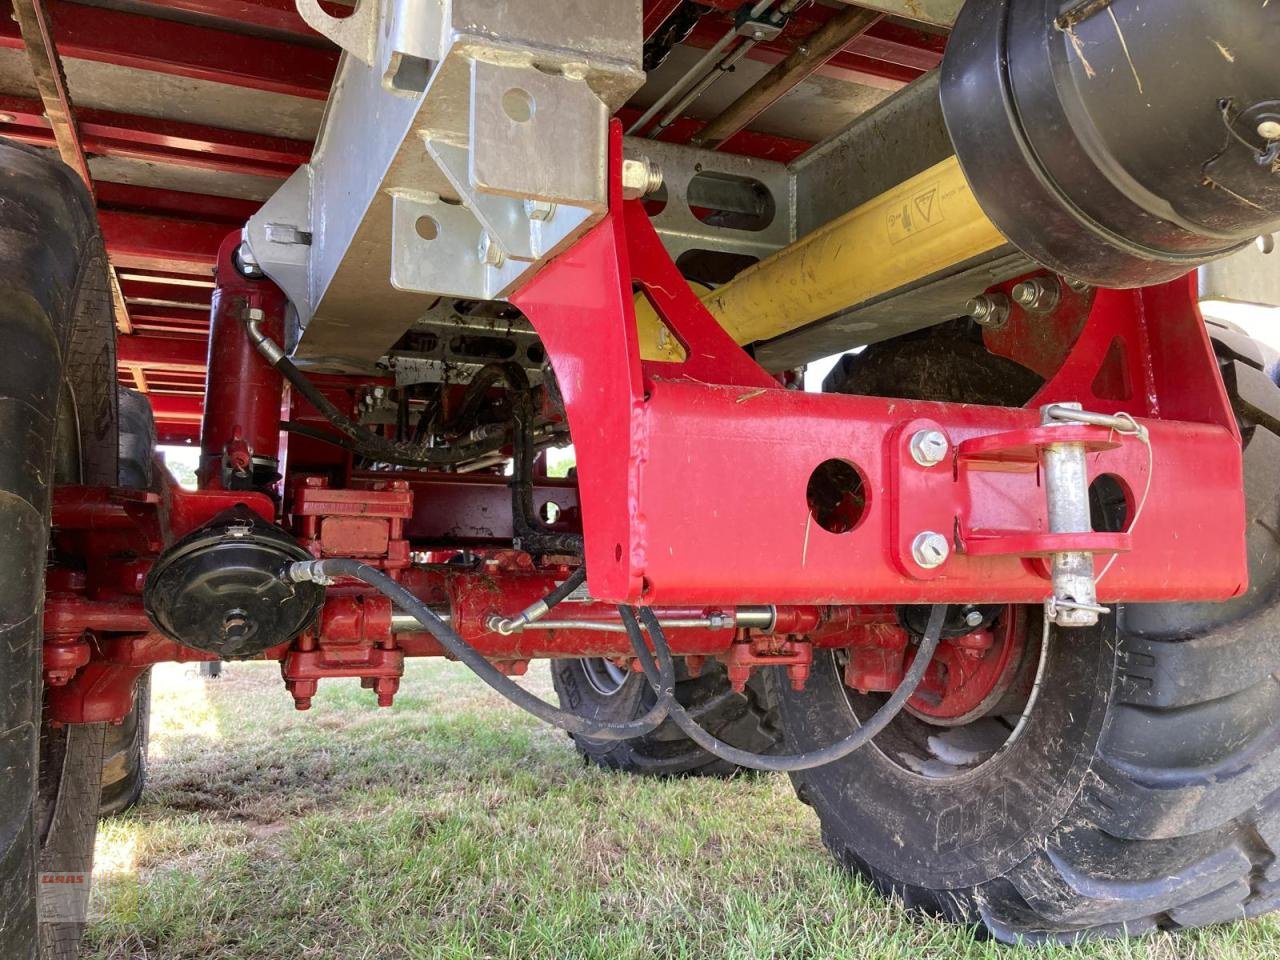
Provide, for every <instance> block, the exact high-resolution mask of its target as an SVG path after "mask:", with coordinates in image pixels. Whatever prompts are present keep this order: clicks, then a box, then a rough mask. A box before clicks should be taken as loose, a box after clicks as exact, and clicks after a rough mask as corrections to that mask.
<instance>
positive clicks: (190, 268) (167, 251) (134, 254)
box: [98, 210, 227, 277]
mask: <svg viewBox="0 0 1280 960" xmlns="http://www.w3.org/2000/svg"><path fill="white" fill-rule="evenodd" d="M98 223H99V225H100V226H101V227H102V239H103V241H104V242H105V243H106V245H107V256H108V257H109V258H110V260H111V262H112V264H114V265H115V266H116V267H125V268H136V269H139V270H156V271H161V272H165V273H179V274H189V275H191V276H197V277H208V276H209V275H210V273H211V272H212V270H213V267H214V265H215V264H216V263H217V262H218V246H219V244H221V243H222V239H223V237H225V236H226V234H227V228H226V226H225V225H223V224H218V223H210V222H208V221H203V220H180V219H178V218H176V217H152V216H144V215H142V214H136V213H124V212H122V211H119V210H100V211H98Z"/></svg>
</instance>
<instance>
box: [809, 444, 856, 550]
mask: <svg viewBox="0 0 1280 960" xmlns="http://www.w3.org/2000/svg"><path fill="white" fill-rule="evenodd" d="M804 493H805V499H806V500H807V501H808V503H809V516H811V517H812V518H813V520H814V522H815V523H816V524H817V525H818V526H820V527H821V528H822V529H823V530H826V531H828V532H829V533H849V532H850V531H851V530H853V529H855V528H856V527H857V526H858V524H860V523H861V522H862V520H863V518H864V517H865V516H866V513H867V484H866V481H865V480H864V479H863V477H862V471H860V470H859V469H858V468H857V467H855V466H854V465H853V464H852V463H850V462H849V461H848V460H836V459H832V460H823V461H822V462H821V463H820V464H818V465H817V466H816V467H814V469H813V473H811V474H809V483H808V485H807V486H806V487H805V491H804Z"/></svg>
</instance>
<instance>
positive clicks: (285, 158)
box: [0, 96, 311, 180]
mask: <svg viewBox="0 0 1280 960" xmlns="http://www.w3.org/2000/svg"><path fill="white" fill-rule="evenodd" d="M0 113H3V114H8V115H9V116H12V117H13V118H14V119H13V120H12V121H7V122H6V123H5V124H4V126H3V128H0V129H3V132H4V135H5V136H6V137H9V138H11V139H14V140H20V141H22V142H24V143H32V144H35V145H37V146H51V145H52V144H53V143H54V137H53V130H52V127H51V126H50V123H49V120H48V119H47V118H46V117H45V116H44V106H43V104H41V103H40V101H38V100H28V99H26V98H23V97H10V96H0ZM76 123H77V126H78V128H79V131H80V141H81V143H82V144H83V146H84V151H85V152H86V153H88V154H92V155H97V156H104V157H128V158H130V159H135V160H145V161H146V162H148V163H164V164H180V165H182V166H188V167H197V168H200V169H205V170H219V171H225V172H228V173H239V174H246V175H250V176H259V177H272V178H274V179H279V180H283V179H284V178H285V177H288V176H289V174H291V173H293V171H294V170H296V169H297V167H298V165H299V164H302V163H306V162H307V160H308V159H309V158H310V156H311V144H309V143H305V142H303V141H299V140H287V139H284V138H282V137H269V136H263V135H261V134H256V133H243V132H240V131H236V130H220V129H218V128H215V127H207V126H202V125H200V124H194V123H180V122H178V121H174V120H157V119H154V118H152V117H142V116H132V115H129V114H121V113H114V112H111V111H107V110H92V109H84V108H77V109H76Z"/></svg>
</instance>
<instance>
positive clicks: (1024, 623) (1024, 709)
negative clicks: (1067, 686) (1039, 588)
mask: <svg viewBox="0 0 1280 960" xmlns="http://www.w3.org/2000/svg"><path fill="white" fill-rule="evenodd" d="M1029 613H1030V611H1029V610H1028V609H1025V608H1024V609H1022V610H1016V608H1012V607H1011V608H1009V612H1008V613H1007V614H1005V615H1004V616H1008V617H1009V619H1010V621H1011V623H1009V624H1008V625H1006V624H1003V623H1001V624H997V625H995V629H996V631H997V632H1001V633H1004V643H1003V646H1004V647H1007V648H1011V649H1015V648H1016V649H1018V650H1019V651H1020V652H1022V654H1023V656H1022V658H1021V659H1022V669H1021V670H1017V669H1016V665H1014V664H1011V663H1010V662H1009V659H1008V657H1007V656H1006V655H1002V653H1001V650H1000V648H1001V646H1002V644H999V643H998V644H997V645H996V649H995V650H993V653H994V654H996V655H997V657H998V658H999V659H1000V660H1001V661H1003V662H1002V663H1001V668H1000V673H1001V674H1002V675H1003V676H1002V677H1001V678H1000V679H999V680H998V681H997V682H996V683H994V684H993V685H992V686H993V687H999V688H1000V693H996V691H995V689H992V690H991V691H990V693H989V694H988V695H986V696H983V697H981V707H980V708H975V709H972V710H970V711H966V712H965V713H964V714H962V715H960V716H958V717H954V716H953V717H943V716H935V717H931V716H929V715H927V714H926V713H925V712H924V711H923V710H921V709H920V708H921V707H930V708H933V709H935V710H936V708H937V706H939V705H934V704H925V703H923V702H921V701H919V700H916V698H913V702H912V703H910V704H909V706H908V707H907V709H904V710H903V711H902V712H901V713H900V714H898V716H897V717H895V718H894V719H893V721H892V722H891V723H890V724H889V725H888V726H887V727H886V728H885V729H884V731H883V732H881V734H880V735H879V736H878V737H876V738H875V740H873V741H872V742H871V743H870V744H868V745H867V749H871V750H875V751H876V752H877V753H879V754H880V755H881V756H883V757H884V758H885V759H886V760H888V761H889V762H890V763H892V764H893V765H894V766H896V767H899V768H900V769H902V770H903V771H904V772H906V773H908V774H913V775H915V776H919V777H922V778H924V779H928V780H942V779H949V778H955V777H962V776H968V775H970V774H972V773H973V772H974V771H975V770H977V769H978V768H979V767H982V766H984V765H986V764H988V763H990V762H991V761H993V760H994V759H995V758H996V757H997V756H999V755H1001V754H1003V753H1004V752H1005V751H1006V750H1008V749H1009V747H1010V746H1011V745H1012V744H1013V743H1014V741H1016V740H1017V739H1018V737H1019V736H1020V734H1021V733H1022V731H1023V729H1024V728H1025V726H1026V721H1027V718H1028V717H1029V716H1030V715H1031V712H1032V710H1034V709H1035V704H1036V700H1037V697H1038V694H1039V690H1040V683H1039V679H1040V674H1041V672H1042V670H1043V668H1044V662H1045V653H1046V649H1045V647H1046V645H1045V644H1043V643H1041V642H1040V635H1041V627H1042V623H1041V621H1039V619H1038V618H1035V617H1033V616H1029V615H1028V614H1029ZM1002 619H1003V617H1002ZM1015 624H1016V626H1015ZM1013 629H1017V630H1018V631H1019V632H1020V633H1021V636H1020V637H1019V638H1017V639H1016V640H1015V638H1014V637H1012V636H1010V634H1011V633H1012V631H1013ZM1018 640H1020V641H1021V642H1018ZM836 668H837V673H838V674H839V670H840V662H839V660H838V659H837V661H836ZM845 693H846V695H847V697H848V700H849V707H850V710H851V712H852V713H853V715H854V716H855V717H856V718H857V719H858V722H859V723H865V722H866V721H867V719H868V718H870V716H871V714H872V713H874V712H875V710H876V709H878V708H879V707H880V706H881V705H882V704H883V703H884V701H885V700H886V699H887V697H888V695H887V694H876V693H870V694H862V693H859V692H858V691H857V690H854V689H851V688H848V687H846V688H845Z"/></svg>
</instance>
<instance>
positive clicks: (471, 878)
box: [87, 663, 1280, 960]
mask: <svg viewBox="0 0 1280 960" xmlns="http://www.w3.org/2000/svg"><path fill="white" fill-rule="evenodd" d="M157 671H158V675H157V677H156V682H155V684H154V690H155V691H156V693H155V700H154V707H153V711H154V712H153V720H152V734H151V756H152V766H151V781H150V784H149V787H148V792H147V794H146V796H145V799H144V800H143V802H142V804H141V805H140V806H138V807H137V808H136V809H135V810H134V811H132V812H131V813H129V814H126V815H125V816H122V817H119V818H116V819H114V820H111V821H107V822H104V823H103V824H102V825H101V827H100V830H99V837H98V853H97V855H98V873H97V875H96V877H95V880H96V883H97V891H98V892H97V896H98V900H99V905H100V917H99V919H98V920H96V921H95V923H94V924H93V925H92V926H91V928H90V930H89V934H88V942H87V953H88V956H90V957H96V958H114V960H119V958H126V957H128V958H142V957H146V958H162V960H171V958H174V960H176V958H235V960H291V958H326V960H327V958H371V960H372V958H379V960H385V958H428V957H431V958H436V957H439V958H465V957H495V958H513V960H514V958H519V960H528V958H556V960H567V958H610V960H613V958H620V960H625V958H649V957H681V958H691V960H692V958H698V960H703V958H713V957H740V958H744V960H745V958H760V957H787V958H811V957H812V958H818V957H832V958H836V957H840V958H845V957H849V958H863V957H865V958H907V957H911V958H944V957H945V958H951V957H959V958H981V957H990V958H1000V960H1017V958H1019V957H1022V956H1023V955H1024V954H1030V955H1033V956H1034V958H1035V960H1042V958H1043V960H1050V958H1052V960H1059V958H1065V957H1073V958H1074V957H1080V958H1103V960H1119V958H1130V957H1132V958H1183V957H1188V958H1191V957H1195V958H1199V957H1203V958H1206V960H1207V958H1214V960H1219V958H1222V960H1234V958H1263V957H1277V956H1280V923H1277V922H1276V921H1274V920H1262V921H1256V922H1253V923H1247V924H1237V925H1234V926H1228V927H1222V928H1216V929H1212V930H1209V931H1205V932H1199V933H1191V934H1184V935H1181V936H1171V935H1163V936H1156V937H1151V938H1146V939H1143V940H1138V941H1133V942H1113V943H1104V944H1096V945H1090V946H1087V947H1084V948H1080V949H1066V948H1053V949H1041V950H1035V951H1032V950H1026V951H1023V950H1014V949H1007V948H1001V947H997V946H994V945H991V944H987V943H982V942H978V941H976V940H975V939H974V938H973V937H972V935H971V934H970V933H969V932H967V931H964V930H960V929H956V928H953V927H948V926H945V925H942V924H939V923H935V922H932V921H928V920H921V919H917V918H912V917H909V916H907V915H906V913H905V912H904V911H903V909H902V908H901V906H900V905H899V904H897V903H887V902H885V901H883V900H881V899H880V898H879V897H877V896H876V894H875V893H874V892H873V891H872V890H870V889H869V888H868V887H867V886H865V885H863V884H862V883H860V882H859V881H857V880H855V879H853V878H851V877H849V876H848V875H847V874H845V873H843V872H842V871H840V870H839V869H837V868H836V866H835V865H834V864H833V862H832V861H831V860H830V859H829V857H828V856H827V854H826V852H825V851H824V850H823V848H822V844H821V841H820V839H819V836H818V828H817V823H816V821H815V819H814V818H813V816H812V815H811V813H810V812H809V810H808V808H807V807H804V806H802V805H800V804H799V803H798V802H797V801H796V800H795V798H794V796H793V794H792V792H791V788H790V785H789V783H788V782H787V780H786V779H785V778H784V777H781V776H774V777H758V778H745V779H738V780H734V781H728V782H711V781H693V780H685V781H673V782H659V781H652V780H639V779H634V778H630V777H626V776H620V775H616V774H607V773H604V772H601V771H598V770H595V769H593V768H587V767H584V766H583V765H582V763H581V762H580V760H579V758H578V756H577V754H576V753H575V752H574V751H573V749H572V747H571V745H570V743H569V741H568V739H567V738H566V737H565V736H563V735H562V734H560V733H558V732H556V731H553V730H550V729H548V728H545V727H543V726H541V725H540V724H538V723H537V722H536V721H534V720H533V719H531V718H528V717H526V716H525V715H524V714H522V713H520V712H518V711H517V710H516V709H515V708H513V707H509V706H507V705H506V703H505V701H502V700H501V699H499V698H498V697H497V696H496V695H493V694H490V693H489V692H488V690H487V688H485V687H483V686H481V685H480V683H479V682H478V681H475V680H473V679H471V677H470V676H469V675H467V674H466V673H465V671H464V670H462V669H461V668H459V667H457V666H455V665H452V664H446V663H414V664H412V665H411V666H410V667H409V670H408V676H406V678H405V683H404V686H403V688H402V692H401V694H400V696H399V698H398V699H397V701H396V705H395V707H394V708H393V709H391V710H382V711H379V710H377V709H376V707H374V706H373V703H372V694H371V693H369V692H368V691H365V690H361V689H360V688H359V687H358V686H357V685H356V684H355V682H354V681H351V682H349V683H327V684H324V685H322V686H321V692H320V695H319V696H318V697H317V698H316V701H315V706H314V707H313V708H312V710H311V711H310V713H303V714H299V713H295V712H294V711H293V709H292V703H291V701H290V700H289V698H288V697H287V695H286V694H285V692H284V690H283V688H282V686H281V684H280V679H279V675H278V673H277V670H276V669H275V668H274V667H273V666H270V665H266V664H234V665H230V666H228V667H227V668H226V669H225V673H224V676H223V678H222V679H220V680H215V681H205V680H200V679H198V678H196V677H194V676H193V675H192V674H190V673H189V672H185V671H184V670H183V669H182V668H180V667H178V666H163V667H159V668H157ZM535 672H536V676H531V680H530V683H531V685H532V686H533V687H534V688H536V689H537V690H538V691H539V692H540V693H542V694H543V695H545V696H549V695H550V693H551V691H550V682H549V679H548V678H547V676H546V672H545V669H538V670H536V671H535ZM1028 960H1029V958H1028Z"/></svg>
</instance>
